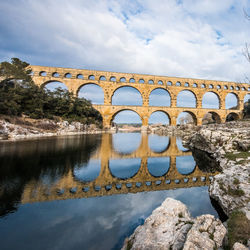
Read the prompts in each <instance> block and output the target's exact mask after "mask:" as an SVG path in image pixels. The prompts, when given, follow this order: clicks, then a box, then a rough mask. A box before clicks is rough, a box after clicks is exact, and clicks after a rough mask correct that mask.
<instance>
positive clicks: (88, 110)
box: [0, 58, 102, 125]
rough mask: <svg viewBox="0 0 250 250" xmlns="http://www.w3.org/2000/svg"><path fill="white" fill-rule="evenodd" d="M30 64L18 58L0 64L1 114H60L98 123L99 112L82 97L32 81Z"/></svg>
mask: <svg viewBox="0 0 250 250" xmlns="http://www.w3.org/2000/svg"><path fill="white" fill-rule="evenodd" d="M28 66H29V64H28V63H26V62H23V61H21V60H20V59H18V58H12V59H11V63H9V62H2V63H1V64H0V114H5V115H14V116H20V115H22V114H25V115H28V116H29V117H31V118H35V119H37V118H49V119H53V118H54V117H56V116H57V117H61V118H62V119H67V120H70V121H80V122H82V123H87V124H90V123H96V124H98V125H101V121H102V117H101V115H100V113H99V112H98V111H97V110H95V109H94V108H93V107H92V104H91V102H89V101H87V100H86V99H84V98H77V97H74V95H73V93H70V92H68V91H66V90H63V89H61V88H57V89H56V90H55V91H53V92H52V91H49V90H46V89H44V88H42V87H38V86H37V85H35V84H34V82H33V80H32V77H31V70H30V69H29V67H28Z"/></svg>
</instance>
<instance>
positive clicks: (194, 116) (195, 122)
mask: <svg viewBox="0 0 250 250" xmlns="http://www.w3.org/2000/svg"><path fill="white" fill-rule="evenodd" d="M182 114H183V115H182ZM186 114H188V115H189V117H187V119H186V120H185V119H183V124H188V123H193V124H195V125H197V117H196V115H195V114H194V113H193V112H191V111H189V110H184V111H183V112H180V113H179V115H178V116H177V123H178V124H181V123H182V122H180V118H182V117H184V115H185V116H186ZM190 117H191V118H192V122H191V121H189V120H190V119H189V118H190ZM184 118H185V117H184Z"/></svg>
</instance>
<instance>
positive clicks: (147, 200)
mask: <svg viewBox="0 0 250 250" xmlns="http://www.w3.org/2000/svg"><path fill="white" fill-rule="evenodd" d="M212 175H213V174H211V173H205V172H202V170H200V168H199V167H198V166H197V165H196V163H195V161H194V158H193V156H192V154H191V152H189V151H188V150H187V149H186V148H184V147H183V145H182V142H181V140H180V139H178V138H175V137H167V136H157V135H145V134H140V133H116V134H103V135H78V136H68V137H57V138H49V139H39V140H33V141H19V142H4V143H3V142H2V143H0V249H1V250H4V249H25V250H28V249H87V250H88V249H102V250H103V249H120V248H121V246H122V244H123V241H124V239H125V237H126V236H129V235H130V234H131V233H132V232H133V230H134V229H135V228H136V227H137V226H138V225H140V224H143V222H144V220H145V218H146V217H147V216H149V215H150V214H151V212H152V211H153V210H154V209H155V208H156V207H158V206H159V205H160V204H161V203H162V202H163V201H164V200H165V199H166V198H167V197H172V198H175V199H178V200H181V201H182V202H184V203H185V204H186V205H187V206H188V208H189V210H190V212H191V214H192V216H197V215H200V214H204V213H210V214H213V215H215V216H216V217H218V215H217V213H216V211H215V210H214V208H213V207H212V205H211V201H210V199H209V195H208V187H207V185H208V184H209V178H210V177H211V176H212Z"/></svg>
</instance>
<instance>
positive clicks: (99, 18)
mask: <svg viewBox="0 0 250 250" xmlns="http://www.w3.org/2000/svg"><path fill="white" fill-rule="evenodd" d="M243 10H245V11H246V12H248V13H250V1H249V0H223V1H218V0H185V1H183V0H154V1H153V0H133V1H132V0H131V1H129V0H126V1H125V0H119V1H115V0H93V1H87V0H71V1H69V0H53V1H49V0H35V1H34V0H9V1H5V0H0V13H1V15H0V61H5V60H6V61H9V60H10V58H12V57H18V58H20V59H22V60H24V61H27V62H28V63H30V64H33V65H44V66H58V67H72V68H80V69H81V68H83V69H94V70H107V71H116V72H129V73H133V72H134V73H142V74H152V75H164V76H176V77H187V78H202V79H216V80H226V81H227V80H228V81H236V82H245V81H247V77H250V64H249V62H247V60H246V58H245V57H244V55H243V50H244V46H245V43H247V42H248V43H250V21H249V20H247V19H246V18H245V16H244V11H243ZM95 93H96V90H93V89H92V90H91V89H90V90H88V89H87V90H86V92H85V96H87V97H88V95H90V96H92V97H93V94H95ZM123 93H128V92H127V91H126V90H124V92H123ZM134 94H135V93H134V92H133V91H132V92H131V91H130V92H129V95H124V96H126V98H127V97H128V96H131V98H130V99H132V97H133V96H134ZM82 95H83V96H84V94H82ZM158 96H159V97H160V98H162V95H161V93H158ZM93 98H94V99H97V101H100V98H101V97H96V96H95V97H93ZM98 98H99V99H98ZM119 99H120V100H123V99H122V98H119ZM210 99H212V97H211V98H210ZM124 101H126V100H125V99H124ZM212 103H213V101H211V102H210V104H212ZM125 117H127V118H128V116H125ZM127 118H126V119H127ZM129 119H132V118H129Z"/></svg>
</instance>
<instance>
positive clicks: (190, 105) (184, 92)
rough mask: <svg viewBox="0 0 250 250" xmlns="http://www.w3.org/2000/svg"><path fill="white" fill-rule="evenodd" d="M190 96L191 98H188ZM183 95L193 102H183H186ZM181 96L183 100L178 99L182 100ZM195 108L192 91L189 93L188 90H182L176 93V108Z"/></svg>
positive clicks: (195, 103)
mask: <svg viewBox="0 0 250 250" xmlns="http://www.w3.org/2000/svg"><path fill="white" fill-rule="evenodd" d="M190 94H191V96H190ZM183 95H184V96H183ZM185 95H186V97H188V98H194V101H193V100H192V103H190V102H189V103H185V101H186V97H185ZM182 96H183V99H180V98H182ZM184 99H185V100H184ZM196 106H197V97H196V94H195V93H194V92H193V91H191V90H189V89H184V90H182V91H180V92H179V93H178V95H177V107H188V108H196Z"/></svg>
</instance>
